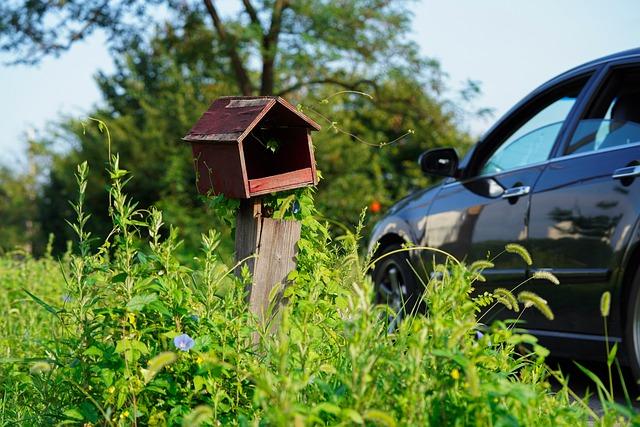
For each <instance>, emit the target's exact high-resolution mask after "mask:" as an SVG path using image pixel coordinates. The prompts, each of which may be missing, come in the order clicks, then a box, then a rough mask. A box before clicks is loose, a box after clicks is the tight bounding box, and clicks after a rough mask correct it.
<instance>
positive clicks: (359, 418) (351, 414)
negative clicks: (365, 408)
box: [342, 408, 364, 424]
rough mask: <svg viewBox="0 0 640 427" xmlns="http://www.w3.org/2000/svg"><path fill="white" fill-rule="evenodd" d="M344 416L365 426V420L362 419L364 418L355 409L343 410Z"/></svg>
mask: <svg viewBox="0 0 640 427" xmlns="http://www.w3.org/2000/svg"><path fill="white" fill-rule="evenodd" d="M342 416H343V417H345V416H346V417H347V418H349V419H350V420H351V421H353V422H354V423H356V424H364V419H363V418H362V416H361V415H360V414H359V413H358V412H357V411H355V410H353V409H349V408H347V409H343V410H342Z"/></svg>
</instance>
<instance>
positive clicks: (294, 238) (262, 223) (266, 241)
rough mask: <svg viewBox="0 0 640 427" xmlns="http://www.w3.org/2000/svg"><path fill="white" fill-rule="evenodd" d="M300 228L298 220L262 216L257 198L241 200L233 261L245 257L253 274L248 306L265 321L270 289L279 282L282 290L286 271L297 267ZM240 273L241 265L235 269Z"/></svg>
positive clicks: (284, 284)
mask: <svg viewBox="0 0 640 427" xmlns="http://www.w3.org/2000/svg"><path fill="white" fill-rule="evenodd" d="M301 228H302V227H301V223H300V222H299V221H284V220H275V219H272V218H265V217H263V216H262V203H261V202H260V200H259V199H257V198H253V199H249V200H243V201H241V204H240V210H239V212H238V216H237V224H236V260H237V262H240V261H243V260H245V261H244V262H243V264H246V265H247V267H248V268H249V271H250V272H251V274H252V283H251V285H250V288H249V296H248V299H249V309H250V310H251V312H252V313H253V314H255V315H256V316H257V317H258V318H259V319H261V320H262V321H264V322H269V321H270V320H271V319H266V318H265V316H266V314H267V309H268V308H269V303H270V302H271V301H270V300H269V295H270V293H271V291H272V290H273V288H274V287H275V286H276V285H279V284H280V285H283V287H282V290H283V289H284V286H286V279H287V276H288V274H289V273H290V272H291V271H292V270H294V269H295V268H296V260H295V257H296V254H297V243H298V240H300V232H301ZM239 273H240V267H239V268H238V269H237V270H236V274H239ZM276 298H279V297H278V296H276ZM277 304H279V302H277ZM271 314H272V315H275V313H271Z"/></svg>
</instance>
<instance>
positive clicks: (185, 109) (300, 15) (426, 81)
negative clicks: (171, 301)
mask: <svg viewBox="0 0 640 427" xmlns="http://www.w3.org/2000/svg"><path fill="white" fill-rule="evenodd" d="M26 3H27V4H25V5H23V6H25V7H27V8H28V7H30V6H29V5H32V4H33V2H26ZM76 3H77V2H74V1H73V0H68V1H66V2H53V3H52V4H55V6H49V8H50V9H51V8H53V10H58V13H61V12H60V10H59V9H60V8H63V9H64V8H68V9H64V10H65V11H67V12H69V11H73V8H72V6H71V5H74V4H76ZM83 3H87V4H88V5H89V6H87V7H88V9H89V10H91V9H92V7H91V5H93V4H94V3H93V2H92V1H88V2H83ZM160 3H163V2H160V1H156V2H153V3H143V2H135V1H128V2H117V1H116V2H108V3H106V5H104V10H103V11H102V12H96V13H95V14H94V15H96V16H97V15H100V16H102V15H101V14H104V19H102V18H101V20H100V22H97V23H95V22H93V20H91V19H88V18H86V17H85V18H82V16H80V15H79V12H78V11H76V13H75V15H79V16H80V17H79V18H78V19H75V18H74V17H73V16H75V15H73V14H72V15H73V16H71V15H70V16H69V19H70V20H71V22H74V19H75V21H76V22H83V23H84V24H85V25H83V26H82V27H81V28H83V29H84V33H83V34H89V33H90V32H91V31H94V30H96V29H98V28H102V29H104V30H105V31H107V32H112V33H109V34H111V37H110V40H111V43H112V47H113V48H114V49H115V50H116V52H115V53H114V57H115V62H116V71H115V72H114V73H113V74H111V75H107V74H104V73H100V74H99V75H98V76H97V82H98V84H99V86H100V89H101V91H102V93H103V97H104V103H103V105H102V106H101V107H100V108H99V109H98V110H96V111H95V112H94V113H93V115H94V116H96V117H99V118H101V119H103V120H105V121H107V123H109V126H110V128H111V131H112V136H113V141H114V147H113V150H114V151H115V150H117V151H119V152H121V153H122V159H123V163H124V167H125V168H126V167H129V168H130V169H133V172H134V175H135V176H134V179H133V180H132V181H131V183H130V184H129V191H130V192H131V193H132V195H133V198H134V199H136V200H139V201H140V202H141V206H142V207H147V206H150V205H152V204H156V205H157V204H160V205H161V206H162V207H163V208H165V210H166V212H167V215H168V218H167V219H168V222H170V223H174V224H177V225H179V226H181V227H182V228H186V229H187V232H186V233H185V234H186V236H187V244H186V246H190V247H194V246H195V244H196V242H197V240H198V237H199V233H200V232H201V231H202V230H204V229H206V227H208V226H211V225H212V219H211V214H210V213H207V212H205V211H204V210H203V209H202V203H201V202H200V201H198V199H197V195H196V191H195V185H194V174H193V169H192V164H191V154H190V151H189V148H188V146H186V145H185V144H184V143H182V142H181V141H180V138H181V137H182V136H184V135H185V133H186V131H187V130H188V129H189V127H190V126H191V125H192V124H193V123H194V122H195V121H196V120H197V118H198V117H199V115H200V114H201V113H202V111H204V110H205V109H206V107H207V106H208V104H209V103H210V102H211V100H213V99H214V98H216V97H218V96H221V95H228V94H232V93H238V92H239V93H243V94H260V93H262V94H265V93H276V94H282V95H286V97H287V98H288V99H289V100H290V101H292V102H294V103H300V104H301V105H302V108H303V109H304V111H305V112H306V113H307V114H309V115H310V116H311V117H313V118H314V119H316V120H317V121H318V122H320V124H321V125H323V126H324V128H325V130H324V131H323V132H321V133H319V134H317V135H315V136H314V141H315V145H316V151H317V155H316V158H317V161H318V166H319V168H320V170H321V171H322V173H323V176H324V178H325V179H324V180H323V181H322V182H321V184H320V187H319V194H318V197H317V200H318V203H319V205H320V208H321V210H322V211H323V212H325V214H326V215H327V216H329V217H332V218H335V219H337V220H339V221H341V222H344V223H345V224H349V223H352V222H353V221H355V220H356V219H357V217H358V213H359V211H360V210H361V209H362V207H363V206H365V205H368V204H370V203H371V202H376V203H378V204H381V205H382V206H383V207H384V206H388V205H389V204H390V203H391V202H392V201H395V200H397V199H398V198H399V197H401V196H403V195H405V194H406V193H407V192H408V191H409V190H410V189H412V188H416V187H422V186H425V185H426V184H427V183H428V181H427V179H426V178H425V177H424V176H423V175H422V174H421V173H420V171H419V168H418V166H417V163H416V159H417V157H418V155H419V153H420V152H421V151H423V150H424V149H425V148H427V147H433V146H440V145H458V146H461V145H464V144H465V143H466V142H467V141H468V138H466V137H465V135H463V134H461V133H460V132H459V131H458V130H457V127H456V123H457V122H456V120H457V114H456V113H454V111H453V110H452V109H451V108H450V107H449V106H448V103H447V101H446V100H445V99H444V98H443V97H442V95H441V92H442V91H443V88H444V85H443V79H442V73H441V72H440V69H439V67H438V64H437V63H435V62H433V61H429V60H426V59H423V58H421V57H420V56H419V55H418V53H417V49H416V47H415V46H414V45H413V43H411V42H408V41H407V38H406V35H407V31H408V28H409V22H410V15H409V12H408V10H407V8H406V4H407V2H403V1H394V2H391V1H382V0H315V1H311V0H297V1H295V2H293V1H292V2H288V1H277V0H275V1H274V0H271V1H270V0H264V1H261V2H259V7H257V6H256V7H254V3H255V4H256V5H258V2H256V1H252V0H243V1H242V8H241V9H240V11H239V12H238V14H237V16H235V18H224V19H223V18H222V15H220V14H219V11H218V10H217V8H216V3H214V2H212V1H204V2H203V3H195V2H188V1H186V2H181V3H180V4H176V3H177V2H171V1H168V2H165V3H163V4H165V5H166V6H167V7H170V8H172V9H171V10H172V13H171V14H170V19H168V20H166V21H164V22H163V23H162V24H161V25H160V24H158V25H156V26H155V27H154V29H153V30H152V32H151V33H150V34H148V33H147V32H145V31H144V30H142V29H139V28H138V27H136V26H135V25H134V24H130V25H131V27H130V28H129V31H130V33H129V34H124V35H123V34H121V33H119V32H118V31H116V30H118V29H121V28H122V25H124V24H121V23H120V21H118V22H111V21H109V19H111V18H109V17H114V16H119V17H120V18H121V20H122V22H132V21H133V19H132V17H133V16H138V18H139V20H142V17H143V16H148V14H149V13H150V6H149V5H150V4H160ZM96 4H97V3H96ZM134 4H137V5H138V9H135V8H133V6H132V5H134ZM14 6H15V5H14ZM31 7H33V6H31ZM1 8H5V9H7V6H0V10H1ZM134 10H135V11H136V13H138V15H135V13H134V12H133V11H134ZM6 11H7V12H11V11H10V10H8V9H7V10H6ZM33 13H34V14H35V12H33ZM47 13H49V11H47V10H46V8H45V9H43V10H42V11H41V13H40V15H38V14H35V15H34V16H39V17H40V18H38V19H36V18H35V17H33V16H32V17H30V18H29V17H27V18H25V17H22V15H20V16H21V19H22V21H19V22H20V23H21V25H22V26H21V27H18V26H15V27H13V31H14V32H16V33H22V34H23V36H22V38H17V36H16V37H14V38H11V37H7V35H6V34H7V32H6V31H0V35H4V38H3V39H1V40H4V44H3V45H2V48H3V49H5V50H7V51H10V52H12V53H13V54H14V55H19V54H22V55H24V49H27V50H28V51H33V54H34V55H35V56H34V57H33V58H34V59H35V58H37V57H38V56H37V55H38V54H39V55H44V54H55V53H56V52H60V51H61V49H63V48H64V47H65V46H67V45H68V44H69V43H68V41H69V40H71V39H73V37H71V39H69V38H68V37H67V39H66V40H67V42H66V43H62V41H61V40H62V39H63V36H64V34H66V33H64V32H63V33H60V32H59V31H58V30H55V29H54V28H50V27H49V26H45V25H44V24H42V22H49V23H50V22H51V19H47V18H46V16H47ZM83 13H84V12H83ZM83 16H84V15H83ZM91 16H93V15H91ZM125 16H128V17H129V18H128V19H124V17H125ZM107 18H109V19H107ZM2 19H3V18H0V22H8V21H7V19H4V21H2ZM114 19H115V18H114ZM9 21H10V20H9ZM267 23H269V24H268V25H267ZM68 25H71V23H69V24H68ZM32 27H33V28H32ZM1 28H5V29H6V28H7V27H6V24H5V25H4V26H0V29H1ZM47 28H48V29H49V30H50V31H53V33H52V34H51V35H48V36H47V37H44V36H42V37H40V38H41V39H42V40H43V41H42V43H36V42H35V41H33V40H32V39H33V36H29V34H41V33H42V34H44V33H46V31H45V29H47ZM47 34H48V33H47ZM25 37H26V38H25ZM11 40H13V41H12V42H11V43H9V42H10V41H11ZM52 40H57V45H59V46H60V47H59V48H51V49H53V50H47V49H45V46H49V45H53V42H52ZM132 40H133V41H134V42H133V43H132ZM45 42H46V43H45ZM19 47H20V49H22V50H20V49H18V48H19ZM55 49H59V50H55ZM234 52H235V53H234ZM236 53H237V55H236ZM234 58H236V59H234ZM16 59H19V56H16ZM23 59H24V58H23ZM238 67H240V68H241V71H238V70H237V69H236V68H238ZM242 70H244V71H242ZM244 75H246V78H245V77H243V76H244ZM356 92H357V93H356ZM361 92H366V93H367V94H370V95H363V93H361ZM409 130H411V131H412V132H413V133H414V134H413V135H411V134H408V131H409ZM389 141H396V142H395V143H393V144H390V145H385V144H382V145H384V146H381V144H380V143H381V142H383V143H384V142H389ZM41 143H42V145H43V146H46V147H50V146H54V147H56V149H52V150H50V152H51V160H50V161H49V162H48V164H49V165H50V168H49V173H48V177H47V179H45V180H44V183H45V184H44V187H43V189H42V192H41V193H42V197H41V198H40V204H39V206H40V223H41V224H42V227H43V233H49V232H52V233H54V234H56V236H59V238H58V239H57V240H56V242H57V243H58V245H59V246H58V249H63V248H64V246H63V245H64V240H65V239H66V238H71V235H70V234H66V235H65V234H64V233H66V232H67V231H66V229H67V227H66V223H65V221H64V220H65V218H68V217H69V216H71V211H70V209H69V206H68V204H67V203H66V200H69V199H73V197H74V193H75V183H74V180H73V175H72V173H71V172H70V171H72V170H73V168H74V166H75V164H77V163H79V162H80V161H82V160H89V164H90V166H91V168H92V170H93V174H92V175H91V177H90V183H91V182H93V184H90V185H89V187H88V193H89V194H88V195H87V204H88V208H89V211H90V212H91V213H92V215H93V217H92V223H93V227H94V230H93V231H94V234H95V235H104V234H105V233H106V232H107V231H108V226H109V220H108V218H107V215H106V210H105V205H106V197H105V195H104V187H105V185H106V181H105V179H104V177H103V176H102V175H103V174H102V171H103V170H104V165H105V163H106V160H107V157H106V155H107V150H106V148H105V146H104V142H103V136H101V135H99V134H97V133H95V132H86V133H85V129H84V128H83V126H82V125H81V124H80V123H79V122H78V120H68V121H65V122H63V123H60V124H59V126H58V130H57V132H54V133H50V134H49V135H48V137H46V138H44V139H43V140H42V141H41ZM129 165H131V166H129ZM91 180H93V181H91Z"/></svg>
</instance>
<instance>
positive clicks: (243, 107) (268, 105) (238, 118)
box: [183, 96, 320, 142]
mask: <svg viewBox="0 0 640 427" xmlns="http://www.w3.org/2000/svg"><path fill="white" fill-rule="evenodd" d="M267 113H269V114H267ZM263 119H264V120H263ZM261 122H263V124H264V125H272V126H275V127H307V128H310V129H313V130H320V126H319V125H318V124H317V123H316V122H314V121H313V120H311V119H310V118H309V117H307V116H305V115H304V114H302V113H300V112H299V111H298V110H296V108H295V107H294V106H293V105H291V104H290V103H288V102H287V101H285V100H284V99H282V98H280V97H279V96H277V97H276V96H225V97H222V98H218V99H216V100H215V101H213V104H211V106H210V107H209V109H208V110H207V111H206V112H205V113H204V114H203V115H202V117H200V119H199V120H198V121H197V122H196V124H195V125H194V126H193V127H192V128H191V130H190V131H189V133H188V134H187V135H186V136H185V137H184V138H183V140H185V141H211V142H234V141H237V142H240V141H242V140H243V139H244V138H245V137H246V136H247V135H248V134H249V133H250V132H251V131H252V130H253V129H254V128H255V127H256V126H257V125H258V124H259V123H261Z"/></svg>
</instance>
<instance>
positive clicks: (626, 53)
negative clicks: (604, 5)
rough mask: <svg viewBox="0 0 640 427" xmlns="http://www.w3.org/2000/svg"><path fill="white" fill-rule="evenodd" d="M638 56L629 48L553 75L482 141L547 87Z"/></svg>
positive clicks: (530, 93) (638, 57)
mask: <svg viewBox="0 0 640 427" xmlns="http://www.w3.org/2000/svg"><path fill="white" fill-rule="evenodd" d="M634 57H635V58H637V59H638V60H640V48H634V49H628V50H623V51H621V52H617V53H613V54H611V55H606V56H603V57H601V58H598V59H594V60H591V61H589V62H585V63H584V64H581V65H578V66H577V67H573V68H571V69H569V70H567V71H565V72H563V73H561V74H559V75H557V76H555V77H553V78H552V79H550V80H548V81H547V82H545V83H543V84H541V85H540V86H538V87H537V88H535V89H534V90H532V91H531V92H529V93H528V94H527V95H526V96H525V97H524V98H523V99H521V100H520V101H519V102H517V103H516V104H514V105H513V106H512V107H511V108H510V109H509V110H508V111H507V112H506V113H504V114H503V115H502V117H500V118H499V119H498V120H497V121H496V122H495V123H494V125H493V126H491V128H489V129H488V130H487V131H486V132H485V133H484V134H483V135H482V138H480V141H481V142H482V141H484V140H485V138H486V137H488V136H489V135H491V134H492V133H493V131H494V130H495V129H496V128H497V127H498V126H500V125H501V124H502V123H503V122H504V121H505V119H507V118H508V117H509V116H511V114H512V113H513V112H514V111H516V110H518V109H520V108H521V107H522V106H523V105H525V104H527V103H528V102H529V101H530V100H531V99H532V98H534V97H536V96H537V95H538V94H540V93H541V92H544V91H546V90H547V89H549V88H551V87H553V86H555V85H556V84H558V83H561V82H563V81H565V80H570V79H572V78H573V77H576V76H579V75H580V74H582V73H585V72H587V71H590V70H595V69H596V68H598V67H600V66H602V65H603V64H606V63H608V62H614V61H618V60H621V59H632V58H634Z"/></svg>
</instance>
